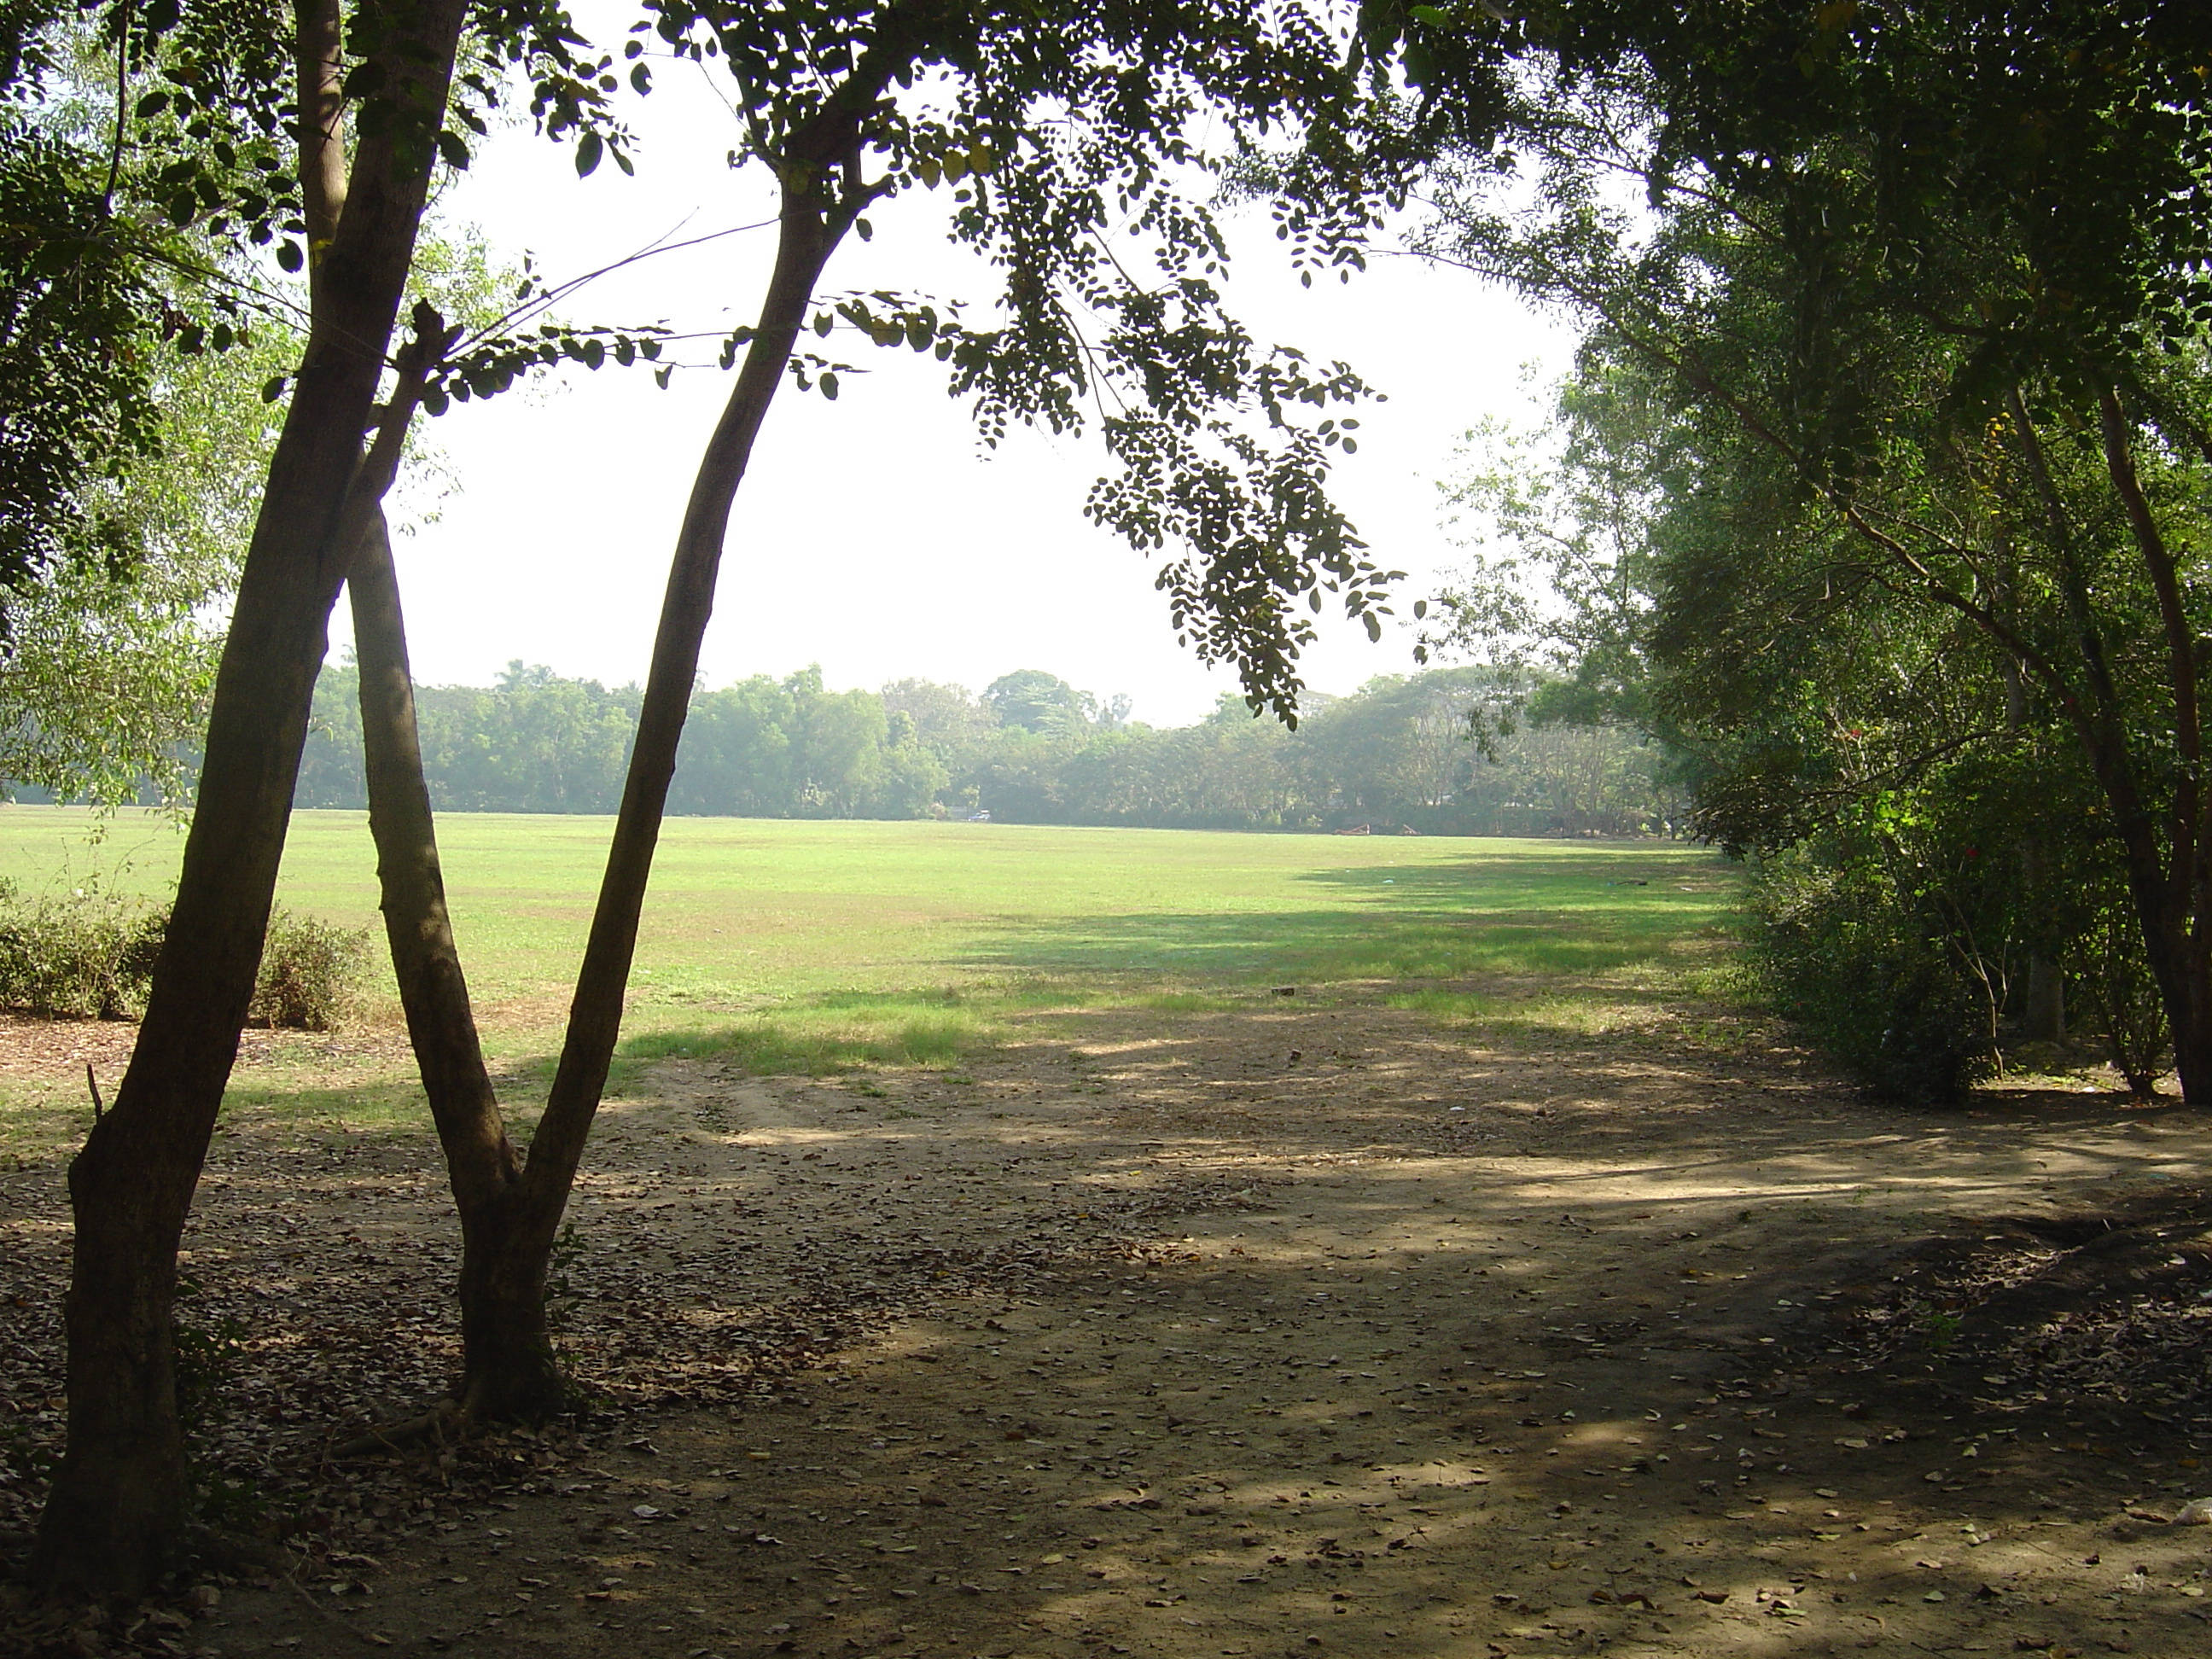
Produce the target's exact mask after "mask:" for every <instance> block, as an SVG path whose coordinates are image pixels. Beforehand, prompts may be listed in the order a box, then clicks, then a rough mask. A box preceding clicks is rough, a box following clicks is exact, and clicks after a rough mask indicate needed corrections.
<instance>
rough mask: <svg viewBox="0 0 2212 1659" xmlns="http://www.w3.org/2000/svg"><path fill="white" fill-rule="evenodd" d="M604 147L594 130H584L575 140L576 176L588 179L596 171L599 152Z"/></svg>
mask: <svg viewBox="0 0 2212 1659" xmlns="http://www.w3.org/2000/svg"><path fill="white" fill-rule="evenodd" d="M605 148H606V146H605V143H603V142H602V141H601V139H600V137H599V134H598V133H596V132H586V134H585V135H584V136H583V137H581V138H579V139H578V140H577V141H576V176H577V177H578V178H579V179H588V178H590V177H591V176H592V173H594V172H596V171H598V169H599V155H600V153H601V152H602V151H603V150H605Z"/></svg>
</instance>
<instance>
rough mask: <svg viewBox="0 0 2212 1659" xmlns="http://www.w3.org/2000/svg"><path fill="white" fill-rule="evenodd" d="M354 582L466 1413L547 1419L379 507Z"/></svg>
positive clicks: (508, 1165)
mask: <svg viewBox="0 0 2212 1659" xmlns="http://www.w3.org/2000/svg"><path fill="white" fill-rule="evenodd" d="M347 587H348V591H349V594H350V595H351V598H352V603H353V626H354V644H355V649H356V652H357V653H358V654H359V657H360V662H361V726H362V741H363V747H364V749H365V750H366V751H367V760H368V824H369V832H370V834H371V835H372V836H374V839H375V842H376V869H377V880H378V883H379V885H380V889H381V892H382V906H383V910H384V929H385V936H386V939H387V940H388V941H389V943H390V945H391V949H392V971H393V974H394V975H395V976H396V977H397V979H398V983H399V1000H400V1004H401V1006H402V1007H404V1010H405V1011H406V1015H407V1035H408V1038H409V1040H410V1042H411V1043H412V1044H413V1046H414V1049H415V1058H416V1066H417V1067H418V1068H419V1070H420V1071H421V1073H422V1091H423V1093H424V1095H425V1096H426V1097H428V1100H429V1103H430V1116H431V1119H432V1121H434V1122H435V1124H436V1125H437V1128H438V1140H439V1144H440V1146H441V1147H442V1148H443V1149H444V1152H445V1156H446V1170H447V1178H448V1180H449V1181H450V1182H452V1185H453V1203H454V1207H455V1208H456V1210H457V1211H458V1212H459V1215H460V1220H461V1239H462V1255H461V1282H460V1296H461V1337H462V1346H463V1352H464V1355H465V1372H464V1376H463V1377H462V1381H461V1386H460V1389H459V1401H460V1407H461V1410H462V1412H463V1413H464V1414H465V1415H467V1416H470V1417H472V1418H543V1417H546V1416H550V1415H551V1414H552V1413H555V1412H556V1411H558V1410H559V1409H560V1408H561V1407H562V1404H563V1403H564V1401H565V1398H566V1389H565V1385H564V1383H563V1380H562V1376H561V1372H560V1369H559V1367H558V1366H557V1364H556V1363H555V1360H554V1356H553V1346H552V1342H551V1340H550V1334H549V1333H548V1332H547V1330H546V1328H545V1294H544V1288H545V1287H544V1273H545V1257H544V1253H543V1252H533V1251H532V1250H531V1249H528V1248H527V1247H526V1245H525V1244H523V1243H522V1241H523V1240H525V1239H526V1238H527V1237H529V1230H528V1229H527V1228H526V1227H518V1225H516V1219H517V1218H516V1211H517V1208H518V1202H519V1198H520V1191H519V1189H520V1178H521V1173H522V1169H521V1160H520V1158H518V1157H517V1156H516V1154H515V1151H514V1147H513V1144H512V1143H511V1142H510V1141H509V1140H508V1139H507V1130H506V1126H505V1125H504V1123H503V1122H502V1121H501V1115H500V1109H499V1099H498V1096H497V1094H496V1092H495V1091H494V1089H493V1087H492V1082H491V1076H490V1073H489V1071H488V1070H487V1069H486V1067H485V1066H484V1060H483V1046H482V1044H481V1043H480V1042H479V1041H478V1038H477V1025H476V1017H475V1014H474V1012H472V1010H471V1007H470V1004H469V987H468V979H467V976H466V975H465V974H464V973H463V971H462V969H461V958H460V951H459V946H458V945H456V944H455V942H454V939H453V920H452V917H451V915H449V914H448V912H447V908H446V883H445V874H444V872H443V869H442V868H441V865H440V861H439V858H438V838H437V829H436V825H435V820H434V819H433V817H432V816H431V811H430V792H429V788H428V784H427V783H426V782H425V781H424V778H423V774H422V744H421V741H420V738H419V736H418V733H417V730H416V718H415V690H414V682H413V679H412V678H411V676H410V671H409V667H408V660H407V630H406V623H405V618H404V612H403V611H402V608H401V605H400V599H399V584H398V575H397V573H396V572H395V571H394V570H393V568H392V544H391V539H390V537H389V534H388V532H387V531H386V526H385V523H384V517H383V514H382V513H381V512H379V513H377V514H376V515H375V516H374V520H372V522H371V524H370V526H369V529H368V533H367V534H366V535H365V536H364V537H363V538H362V543H361V547H360V550H359V551H358V552H357V553H356V556H355V559H354V566H353V572H352V575H351V577H350V579H349V581H348V584H347Z"/></svg>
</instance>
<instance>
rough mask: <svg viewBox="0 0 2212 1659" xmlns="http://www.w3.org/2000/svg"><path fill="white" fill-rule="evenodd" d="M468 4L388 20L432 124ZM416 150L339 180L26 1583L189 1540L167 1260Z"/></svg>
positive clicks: (226, 1013)
mask: <svg viewBox="0 0 2212 1659" xmlns="http://www.w3.org/2000/svg"><path fill="white" fill-rule="evenodd" d="M464 12H465V5H464V3H463V0H422V3H421V4H420V5H418V6H412V7H410V8H409V9H407V10H406V11H405V12H404V14H403V15H401V16H400V17H399V18H398V19H396V20H395V21H396V24H397V34H398V38H397V40H395V46H394V50H393V52H392V64H391V68H390V71H389V72H390V74H391V76H392V78H393V80H394V82H396V83H397V86H398V88H399V89H400V91H401V92H402V93H403V94H404V95H406V96H408V97H409V98H410V99H411V100H415V107H416V108H420V109H428V110H433V111H436V110H442V109H443V108H444V106H445V100H446V94H447V86H448V82H449V81H450V77H451V73H452V68H453V57H454V52H455V49H456V46H457V45H458V42H459V33H460V26H461V21H462V17H463V15H464ZM432 154H433V152H432V150H431V148H430V146H429V144H428V142H427V140H426V139H425V138H424V137H423V136H422V135H420V134H416V133H412V132H410V131H406V130H405V126H404V124H387V125H386V126H384V127H382V128H380V130H379V131H376V132H375V133H374V134H372V135H371V136H369V137H367V138H365V139H364V140H363V142H362V145H361V149H360V154H359V156H358V158H357V160H356V164H355V166H354V167H353V168H352V171H351V178H350V182H349V192H348V196H347V200H346V203H345V206H344V210H343V215H342V216H341V217H340V219H339V221H338V223H337V228H336V234H335V235H334V237H333V238H332V240H331V246H330V248H329V250H328V252H327V254H326V255H325V260H324V262H323V269H322V270H321V272H320V273H319V278H320V280H319V283H318V285H317V286H318V290H319V291H318V295H317V305H316V307H315V317H314V321H313V326H312V328H311V330H310V332H309V335H308V343H307V351H306V354H305V356H304V358H303V360H302V362H301V368H300V374H299V376H298V380H297V381H296V383H295V389H294V392H293V396H292V402H291V406H290V408H289V410H288V411H287V413H286V416H285V421H284V428H283V433H282V435H280V436H279V438H278V440H277V444H276V453H275V455H274V456H273V458H272V459H271V461H270V471H269V481H268V486H267V489H266V491H265V493H264V496H263V499H262V504H261V510H260V513H259V516H258V519H257V520H256V522H255V525H254V532H253V539H252V544H251V546H250V548H249V549H248V551H247V555H246V564H245V568H244V570H243V572H242V573H241V574H240V582H239V591H238V600H237V605H236V608H235V611H234V617H233V620H232V623H231V628H230V633H229V636H228V640H227V641H225V644H224V647H223V654H222V665H221V667H220V669H219V671H218V672H217V676H216V693H215V701H214V704H213V707H212V708H211V710H210V717H209V723H208V735H207V746H206V757H205V760H204V765H203V769H202V771H201V776H200V787H199V798H198V805H197V810H196V811H195V812H194V814H193V817H192V826H191V834H190V836H188V837H187V839H186V842H185V857H184V866H183V869H182V872H180V874H179V878H178V884H177V895H176V900H175V902H174V905H173V908H172V910H171V913H170V921H169V927H168V931H167V935H166V936H165V938H164V939H163V943H162V946H161V955H160V957H159V958H158V960H157V961H156V963H155V969H154V980H153V987H152V990H151V993H150V994H149V998H148V1002H147V1009H146V1017H145V1019H144V1020H143V1023H142V1024H141V1025H140V1027H139V1032H138V1041H137V1046H136V1047H135V1048H134V1049H133V1050H132V1053H131V1064H130V1066H129V1069H128V1070H127V1071H126V1072H125V1074H124V1078H123V1081H122V1084H121V1085H120V1087H119V1088H118V1090H117V1091H116V1097H115V1103H114V1105H113V1108H112V1109H111V1110H110V1111H109V1112H108V1113H107V1114H106V1116H105V1117H103V1118H102V1119H101V1121H100V1122H99V1123H98V1124H97V1125H96V1126H94V1129H93V1132H92V1133H91V1135H90V1136H89V1137H88V1139H86V1142H85V1145H84V1148H83V1150H82V1152H79V1153H78V1154H77V1156H76V1158H75V1159H74V1160H73V1161H72V1162H71V1164H70V1177H69V1184H70V1204H71V1207H72V1210H73V1212H74V1215H75V1219H76V1234H75V1238H74V1242H73V1247H72V1257H71V1267H70V1291H69V1299H68V1303H67V1307H66V1311H65V1322H66V1328H67V1333H68V1341H69V1358H68V1389H69V1442H68V1448H67V1449H66V1451H65V1452H64V1455H63V1460H62V1463H61V1467H60V1468H59V1470H58V1472H57V1474H56V1476H55V1480H54V1484H53V1488H52V1493H51V1495H50V1496H49V1498H48V1499H47V1503H46V1511H45V1513H44V1515H43V1516H41V1517H40V1531H39V1543H38V1549H37V1553H36V1554H35V1556H34V1558H33V1565H32V1573H33V1577H34V1579H35V1580H36V1581H37V1582H39V1583H41V1584H42V1585H44V1586H46V1588H49V1589H58V1590H76V1591H83V1592H88V1593H91V1594H94V1595H136V1594H138V1593H140V1592H142V1591H143V1590H144V1589H146V1588H147V1587H148V1586H149V1584H151V1583H152V1582H153V1581H154V1580H155V1578H156V1577H159V1576H160V1575H161V1573H162V1572H164V1571H167V1569H168V1568H169V1567H171V1566H172V1565H174V1564H175V1562H176V1560H177V1559H178V1556H179V1550H180V1548H181V1547H182V1545H183V1542H184V1540H185V1529H186V1523H187V1521H188V1518H189V1516H188V1505H189V1492H188V1489H187V1480H186V1471H185V1449H184V1444H183V1441H182V1437H181V1434H180V1432H179V1424H178V1420H177V1410H176V1394H175V1364H174V1326H173V1307H172V1304H173V1297H174V1295H175V1288H176V1252H177V1243H178V1239H179V1236H180V1234H181V1233H182V1231H183V1228H184V1225H185V1216H186V1214H187V1213H188V1212H189V1211H190V1208H191V1199H192V1192H193V1189H194V1188H195V1186H196V1185H197V1182H198V1178H199V1171H200V1166H201V1164H202V1162H203V1161H204V1158H205V1156H206V1152H207V1144H208V1138H209V1135H210V1133H211V1132H212V1130H213V1128H214V1125H215V1118H216V1109H217V1108H218V1107H219V1106H220V1104H221V1103H222V1092H223V1089H224V1087H225V1085H226V1084H227V1083H228V1079H229V1075H230V1068H231V1066H232V1064H233V1062H234V1060H235V1059H236V1058H237V1052H238V1035H239V1032H240V1030H241V1029H242V1028H243V1027H244V1024H245V1022H246V1005H247V1003H248V1001H249V1000H251V998H252V994H253V981H254V976H255V974H256V972H257V971H258V968H259V966H260V960H261V947H262V941H263V939H264V936H265V935H266V933H267V930H268V924H269V913H270V904H271V902H272V899H273V897H274V895H275V891H276V871H277V865H278V861H279V860H280V858H281V856H282V854H283V846H284V832H285V828H286V824H287V823H288V821H289V817H290V813H291V805H292V793H293V789H294V787H295V782H296V781H297V777H298V773H299V764H300V753H301V746H302V744H303V743H304V742H305V739H306V735H307V718H308V711H309V706H310V703H311V701H312V699H313V692H314V684H315V677H316V675H317V674H318V673H319V671H320V670H321V667H322V660H323V657H324V654H325V651H326V650H327V648H328V643H329V641H328V635H327V629H328V624H329V618H330V611H331V605H333V604H335V603H336V601H337V590H338V586H339V584H340V582H341V581H342V580H343V578H344V576H345V574H346V568H347V566H348V564H349V562H351V557H352V553H353V549H352V547H351V546H350V545H349V544H346V543H345V542H344V541H343V537H342V535H341V533H340V530H341V526H340V520H342V519H343V517H344V516H345V513H344V508H345V504H346V501H347V496H348V492H349V487H350V485H351V483H352V482H353V478H354V475H355V472H356V468H357V467H358V466H359V465H360V462H361V459H362V435H363V434H364V433H365V432H366V431H367V430H368V427H369V424H370V410H371V406H372V405H373V404H374V400H375V396H376V390H377V385H378V381H379V379H380V376H381V374H382V373H383V369H384V362H385V354H386V349H387V348H388V346H389V343H390V341H391V337H392V327H393V324H394V322H395V321H396V319H397V317H398V309H399V300H400V294H401V290H402V289H403V287H404V283H405V281H406V277H407V272H408V269H409V266H410V264H411V262H412V259H413V255H414V248H415V238H416V229H417V227H418V226H419V224H420V223H421V220H422V207H423V203H424V200H425V197H426V194H427V191H428V183H429V170H430V162H431V157H432Z"/></svg>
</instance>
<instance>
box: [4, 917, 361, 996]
mask: <svg viewBox="0 0 2212 1659" xmlns="http://www.w3.org/2000/svg"><path fill="white" fill-rule="evenodd" d="M168 923H169V913H168V910H167V907H166V906H155V905H150V904H148V903H145V902H143V901H141V900H136V899H127V898H119V897H116V896H112V895H108V894H102V893H86V892H75V893H71V894H69V895H68V896H53V897H42V898H26V897H24V896H22V894H21V892H20V891H19V890H17V889H16V888H15V886H13V885H12V884H9V883H6V882H0V1007H9V1008H17V1009H21V1010H23V1011H24V1012H28V1013H33V1014H40V1015H44V1016H46V1018H75V1019H135V1018H137V1017H138V1015H139V1014H140V1013H142V1012H143V1011H144V1009H145V1004H146V992H147V988H148V987H149V985H150V984H151V983H152V981H153V976H154V958H155V956H156V955H157V954H158V953H159V952H160V951H161V935H162V933H163V932H164V931H165V930H166V929H167V927H168ZM368 963H369V941H368V929H366V928H345V927H333V926H331V924H330V923H328V922H325V921H316V920H315V919H314V918H313V917H312V916H293V915H288V914H287V913H285V912H283V911H279V912H277V914H276V915H275V916H274V917H272V918H271V919H270V924H269V938H268V942H267V944H266V945H264V947H263V950H262V953H261V973H260V976H259V978H258V981H257V982H256V984H255V986H254V991H253V1001H252V1005H251V1007H250V1008H249V1010H248V1013H247V1018H249V1019H250V1020H252V1022H253V1023H254V1024H258V1025H283V1026H290V1027H294V1028H295V1029H298V1030H309V1031H324V1030H329V1029H330V1028H331V1026H332V1025H334V1024H337V1022H338V1021H339V1020H340V1019H341V1018H343V1017H344V1015H345V1013H346V1012H348V1010H349V1009H350V1008H351V1007H352V1006H354V1005H355V1003H356V1001H357V1000H358V999H359V997H360V994H361V990H362V985H363V983H364V981H366V979H367V977H368Z"/></svg>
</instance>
